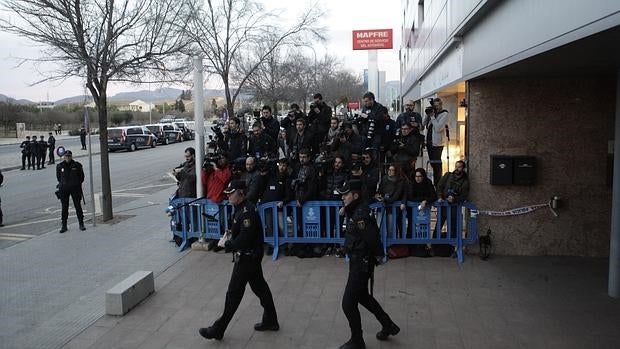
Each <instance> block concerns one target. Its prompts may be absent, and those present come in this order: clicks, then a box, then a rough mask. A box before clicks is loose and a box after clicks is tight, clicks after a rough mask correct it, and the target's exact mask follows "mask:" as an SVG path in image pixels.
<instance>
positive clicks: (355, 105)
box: [347, 102, 360, 109]
mask: <svg viewBox="0 0 620 349" xmlns="http://www.w3.org/2000/svg"><path fill="white" fill-rule="evenodd" d="M347 107H349V109H359V108H360V102H349V103H347Z"/></svg>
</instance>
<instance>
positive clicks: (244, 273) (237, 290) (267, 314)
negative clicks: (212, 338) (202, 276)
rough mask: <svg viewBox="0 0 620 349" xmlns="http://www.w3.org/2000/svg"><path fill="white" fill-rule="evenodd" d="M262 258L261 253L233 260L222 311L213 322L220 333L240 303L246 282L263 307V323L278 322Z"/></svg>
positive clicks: (224, 329)
mask: <svg viewBox="0 0 620 349" xmlns="http://www.w3.org/2000/svg"><path fill="white" fill-rule="evenodd" d="M262 259H263V256H262V255H261V256H242V257H241V260H239V261H237V262H235V266H234V267H233V272H232V275H231V276H230V283H229V284H228V291H226V303H225V305H224V313H223V314H222V316H221V317H220V318H219V319H217V320H216V321H215V323H214V324H213V327H215V328H216V329H217V331H220V332H221V333H224V331H226V327H228V324H229V323H230V320H232V318H233V316H234V315H235V312H236V311H237V308H238V307H239V304H240V303H241V299H243V294H244V293H245V286H246V284H250V288H251V289H252V292H254V294H255V295H256V296H257V297H258V299H260V304H261V305H262V306H263V308H264V311H263V319H262V321H263V323H265V324H273V323H276V322H278V316H277V314H276V307H275V305H274V304H273V297H272V295H271V290H270V289H269V285H267V281H265V277H264V276H263V267H262V265H261V260H262Z"/></svg>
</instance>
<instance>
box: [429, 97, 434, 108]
mask: <svg viewBox="0 0 620 349" xmlns="http://www.w3.org/2000/svg"><path fill="white" fill-rule="evenodd" d="M428 104H429V105H430V107H431V108H434V107H435V99H434V98H429V99H428Z"/></svg>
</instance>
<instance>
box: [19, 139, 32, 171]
mask: <svg viewBox="0 0 620 349" xmlns="http://www.w3.org/2000/svg"><path fill="white" fill-rule="evenodd" d="M19 147H20V148H21V149H22V168H21V170H25V169H26V160H28V169H30V136H26V140H25V141H23V142H22V144H20V145H19Z"/></svg>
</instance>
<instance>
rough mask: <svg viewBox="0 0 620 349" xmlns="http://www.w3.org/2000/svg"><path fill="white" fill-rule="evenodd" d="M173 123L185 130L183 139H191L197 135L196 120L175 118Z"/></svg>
mask: <svg viewBox="0 0 620 349" xmlns="http://www.w3.org/2000/svg"><path fill="white" fill-rule="evenodd" d="M173 123H174V124H175V125H177V126H178V127H179V128H180V129H181V131H183V140H190V139H194V138H195V137H196V131H195V125H196V123H195V122H194V121H178V120H175V121H174V122H173Z"/></svg>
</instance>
